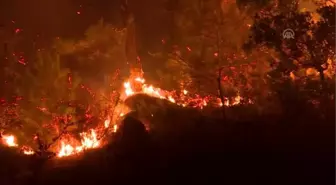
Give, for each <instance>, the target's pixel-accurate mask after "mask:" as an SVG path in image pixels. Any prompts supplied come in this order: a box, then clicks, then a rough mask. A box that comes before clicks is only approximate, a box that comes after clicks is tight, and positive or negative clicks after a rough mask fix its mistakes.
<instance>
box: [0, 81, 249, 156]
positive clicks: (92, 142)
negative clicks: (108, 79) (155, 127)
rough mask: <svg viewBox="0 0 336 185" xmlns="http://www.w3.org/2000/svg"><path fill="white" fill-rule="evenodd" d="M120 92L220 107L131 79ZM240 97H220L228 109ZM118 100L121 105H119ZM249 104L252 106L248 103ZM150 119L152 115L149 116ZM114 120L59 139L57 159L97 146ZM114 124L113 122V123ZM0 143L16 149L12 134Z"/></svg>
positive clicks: (218, 103)
mask: <svg viewBox="0 0 336 185" xmlns="http://www.w3.org/2000/svg"><path fill="white" fill-rule="evenodd" d="M123 85H124V91H123V93H122V96H121V99H122V101H124V100H125V99H126V98H128V97H130V96H132V95H135V94H137V93H144V94H147V95H148V96H152V97H156V98H160V99H165V100H167V101H169V102H171V103H175V104H177V105H179V106H183V107H187V106H189V107H194V108H199V109H203V108H204V107H205V106H215V107H216V106H217V107H220V106H223V104H222V102H221V100H220V98H216V97H210V96H208V97H200V96H199V95H194V96H193V95H191V94H190V93H189V92H188V91H187V90H185V89H183V90H182V91H181V92H180V94H176V92H169V91H166V90H162V89H160V88H156V87H154V86H152V85H147V84H145V79H143V78H140V77H135V78H133V79H130V80H128V81H126V82H125V83H124V84H123ZM135 87H136V88H135ZM242 99H243V98H242V97H241V96H239V95H237V96H236V97H235V98H234V99H233V100H232V101H231V102H230V101H229V99H228V98H224V100H225V102H224V105H225V106H232V105H237V104H240V103H241V100H242ZM122 101H121V102H122ZM249 103H252V102H251V100H249ZM117 107H120V109H115V112H116V115H118V116H117V118H116V119H119V118H120V117H123V116H124V115H125V114H127V113H128V112H129V111H130V110H129V108H127V107H125V106H124V104H123V103H121V104H118V105H117ZM152 116H153V115H152ZM113 120H114V119H113V118H111V117H107V119H106V120H105V121H104V122H103V123H102V125H100V126H98V128H96V129H91V130H90V131H89V132H83V133H81V134H80V137H81V141H76V139H74V138H73V137H71V136H70V138H66V139H65V138H62V139H61V140H60V141H59V144H60V147H59V148H58V150H57V152H56V153H57V157H66V156H70V155H74V154H78V153H81V152H83V151H85V150H87V149H92V148H98V147H100V146H101V142H100V141H99V139H98V138H97V133H102V131H104V130H102V129H109V128H111V131H112V132H113V133H115V132H117V130H118V125H116V124H112V123H111V122H112V121H113ZM114 121H115V120H114ZM2 141H3V143H4V144H5V145H7V146H9V147H18V144H17V143H16V138H15V136H14V135H3V137H2ZM21 151H22V153H23V154H25V155H32V154H34V153H35V152H34V150H33V149H32V148H30V147H27V146H23V147H21Z"/></svg>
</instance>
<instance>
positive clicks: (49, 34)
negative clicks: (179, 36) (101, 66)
mask: <svg viewBox="0 0 336 185" xmlns="http://www.w3.org/2000/svg"><path fill="white" fill-rule="evenodd" d="M162 1H163V0H161V2H160V0H159V1H153V0H141V1H137V0H133V1H130V2H129V3H130V7H131V9H132V11H133V12H134V14H135V19H136V24H137V36H138V39H139V38H140V39H141V40H142V42H141V43H142V45H146V47H148V49H149V50H150V49H151V48H153V47H155V45H157V44H158V43H160V41H161V39H162V37H164V35H165V34H166V33H165V32H166V31H165V30H167V15H166V14H165V12H163V11H162V7H163V2H162ZM0 8H1V11H0V25H1V30H2V31H4V30H6V31H7V32H8V30H15V29H17V28H19V29H20V31H21V34H23V35H24V37H25V39H33V38H34V37H39V39H40V40H43V41H45V42H47V41H48V40H50V39H52V38H55V37H65V38H72V39H74V38H80V37H83V35H84V32H85V30H86V29H87V28H88V27H89V26H90V25H93V24H95V23H97V21H98V20H99V19H100V18H103V19H104V20H105V21H106V22H108V23H111V24H114V25H116V26H120V25H121V21H122V20H121V17H120V0H96V1H94V0H47V1H46V0H29V1H24V0H10V1H0ZM158 28H160V29H158ZM149 37H150V39H149Z"/></svg>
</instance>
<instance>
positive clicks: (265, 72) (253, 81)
mask: <svg viewBox="0 0 336 185" xmlns="http://www.w3.org/2000/svg"><path fill="white" fill-rule="evenodd" d="M169 2H170V3H168V4H169V5H167V6H168V8H167V12H168V13H167V15H166V16H167V17H169V16H172V17H173V18H172V19H173V21H172V22H173V23H172V24H173V25H171V26H172V27H174V29H173V30H174V31H172V33H171V37H169V38H162V39H161V40H159V41H158V42H159V43H160V46H159V47H160V48H161V51H159V52H147V54H143V55H142V56H138V54H137V48H136V42H135V36H136V35H137V34H136V32H135V23H134V17H133V16H134V15H133V14H132V13H131V12H132V11H131V10H130V9H129V7H128V4H127V3H124V4H123V6H122V7H123V8H122V12H123V18H124V19H125V20H124V21H123V22H124V25H123V26H122V28H117V26H115V25H111V24H107V23H105V22H104V21H103V20H101V21H99V22H98V24H96V25H94V26H92V27H90V28H89V29H88V30H87V32H86V37H85V38H84V39H81V40H77V41H74V40H67V39H62V38H57V39H56V41H55V43H54V44H53V47H52V48H50V47H49V49H43V48H38V49H36V50H37V51H34V53H35V52H36V53H37V54H36V55H35V54H29V56H25V54H23V53H22V52H21V51H17V49H16V47H14V46H13V45H14V43H15V42H14V40H15V39H16V38H17V37H20V36H21V34H22V33H21V30H20V29H18V28H17V29H15V34H14V36H12V37H11V38H12V40H13V42H6V44H5V51H4V55H5V57H4V61H5V62H4V66H2V67H1V69H3V71H2V73H1V75H2V76H1V80H2V84H1V85H2V87H1V89H3V92H2V94H1V96H2V97H3V98H2V99H1V110H0V111H1V118H0V121H1V122H0V129H1V140H2V143H3V144H4V145H6V146H8V147H13V148H18V150H20V151H21V152H22V153H23V154H25V155H33V154H36V153H39V152H41V151H52V152H53V153H54V155H55V156H56V157H59V158H60V157H66V156H71V155H76V154H80V153H82V152H84V151H85V150H88V149H93V148H99V147H101V146H103V145H104V143H105V142H106V140H105V138H106V136H107V135H110V134H113V133H115V132H117V131H118V127H119V124H120V121H121V120H122V118H123V116H124V115H126V114H127V113H129V112H130V111H131V109H130V107H127V106H126V105H125V104H124V102H125V100H126V99H127V98H129V97H131V96H133V95H136V94H139V93H142V94H146V95H148V96H150V97H154V98H157V99H163V100H166V101H169V102H170V103H173V104H176V105H178V106H181V107H189V108H195V109H198V110H200V111H202V110H203V109H204V108H207V107H211V108H213V109H216V110H221V111H222V113H223V115H222V118H223V119H225V118H226V117H227V115H226V113H227V112H226V109H229V107H233V106H242V105H249V106H250V108H251V107H252V108H254V109H257V110H258V111H257V112H258V114H264V113H265V112H267V111H270V109H273V108H270V107H272V106H273V107H274V106H277V107H281V108H282V110H283V111H284V112H286V111H288V110H286V106H288V104H286V103H283V102H282V103H283V104H281V103H280V105H278V104H277V105H273V104H276V103H278V102H281V101H287V100H288V99H291V98H292V97H289V96H291V95H288V94H291V93H288V94H286V93H284V90H283V89H284V88H288V89H290V90H292V91H295V92H293V93H294V94H295V96H297V97H299V96H300V97H302V96H304V97H305V99H306V100H307V101H308V102H310V105H312V106H313V107H319V105H320V104H323V103H325V102H330V101H333V100H334V93H333V92H332V91H333V90H331V89H333V87H334V80H335V78H334V74H335V73H334V72H335V53H334V50H335V30H334V29H335V3H334V2H333V1H328V2H327V3H326V4H322V5H321V4H319V3H317V4H316V9H315V10H316V12H314V13H315V14H318V15H319V16H320V18H319V19H318V20H317V19H316V18H315V17H314V15H315V14H313V13H312V12H307V11H306V10H305V11H303V10H301V9H302V7H301V9H300V6H299V4H298V2H297V1H295V2H296V4H295V3H289V4H286V5H282V4H281V3H279V2H280V1H271V2H267V3H266V4H260V3H256V4H253V3H252V4H248V2H243V1H237V2H235V1H220V3H219V1H208V2H205V1H200V2H201V3H200V4H199V5H197V6H193V1H188V0H185V1H183V3H182V2H181V3H176V2H177V1H176V2H175V1H169ZM174 2H175V3H174ZM279 7H280V8H279ZM288 10H290V11H288ZM81 15H82V13H81V12H80V11H77V13H76V16H81ZM199 20H201V21H199ZM13 24H14V25H15V24H16V23H15V21H14V22H13ZM286 28H293V29H294V32H295V39H294V40H286V39H284V38H283V37H281V35H282V32H283V30H285V29H286ZM8 43H9V44H8ZM159 47H158V48H159ZM14 48H15V49H14ZM55 50H56V52H54V51H55ZM129 70H130V71H131V72H130V73H129V72H128V71H129ZM144 71H145V72H144ZM145 76H146V78H147V79H151V81H150V83H147V82H146V81H145ZM153 79H154V80H153ZM151 84H155V85H151ZM155 86H157V87H155ZM159 87H165V89H169V90H164V88H162V89H161V88H159ZM322 92H324V94H323V95H321V94H322ZM286 98H287V99H286ZM284 99H286V100H284ZM275 102H276V103H275ZM287 103H288V102H287ZM270 104H272V105H270ZM281 108H279V109H281Z"/></svg>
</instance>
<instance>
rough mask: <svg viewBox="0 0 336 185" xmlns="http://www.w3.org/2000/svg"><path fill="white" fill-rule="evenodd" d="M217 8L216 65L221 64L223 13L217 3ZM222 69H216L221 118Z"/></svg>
mask: <svg viewBox="0 0 336 185" xmlns="http://www.w3.org/2000/svg"><path fill="white" fill-rule="evenodd" d="M218 7H219V8H218V9H217V10H216V14H217V15H216V17H217V20H218V21H217V24H216V31H217V43H216V45H217V54H218V55H217V57H218V67H220V65H221V60H222V55H221V51H220V46H221V34H220V28H221V25H222V23H223V14H222V9H221V6H220V4H219V6H218ZM222 70H223V68H220V69H219V71H218V78H217V83H218V90H219V96H220V99H221V102H222V113H223V119H226V111H225V102H224V94H223V90H222V85H221V79H222Z"/></svg>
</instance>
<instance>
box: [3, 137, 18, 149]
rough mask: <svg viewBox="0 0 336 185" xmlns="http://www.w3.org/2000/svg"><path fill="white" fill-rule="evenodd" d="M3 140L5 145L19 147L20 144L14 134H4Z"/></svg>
mask: <svg viewBox="0 0 336 185" xmlns="http://www.w3.org/2000/svg"><path fill="white" fill-rule="evenodd" d="M2 140H3V142H4V144H5V145H7V146H9V147H17V146H18V144H17V143H16V139H15V136H14V135H3V136H2Z"/></svg>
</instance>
